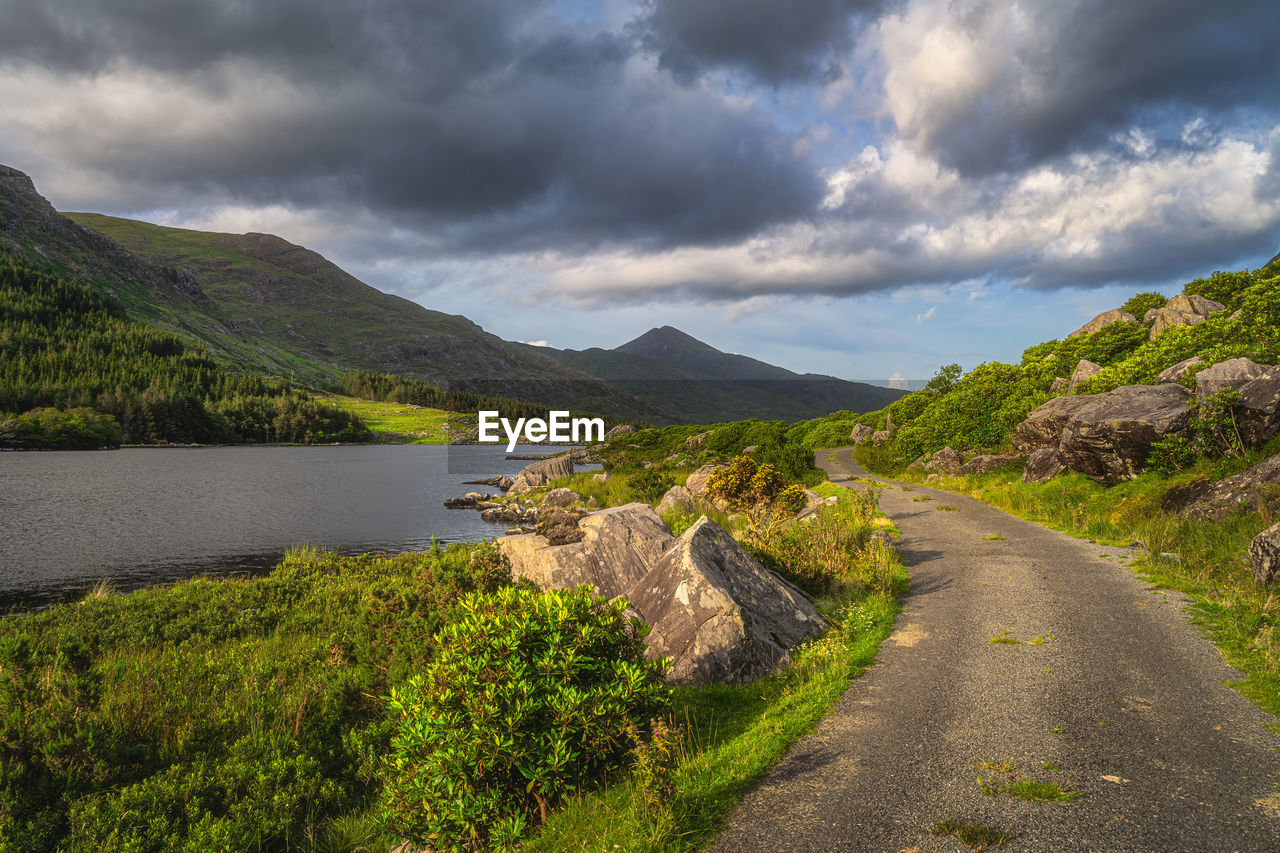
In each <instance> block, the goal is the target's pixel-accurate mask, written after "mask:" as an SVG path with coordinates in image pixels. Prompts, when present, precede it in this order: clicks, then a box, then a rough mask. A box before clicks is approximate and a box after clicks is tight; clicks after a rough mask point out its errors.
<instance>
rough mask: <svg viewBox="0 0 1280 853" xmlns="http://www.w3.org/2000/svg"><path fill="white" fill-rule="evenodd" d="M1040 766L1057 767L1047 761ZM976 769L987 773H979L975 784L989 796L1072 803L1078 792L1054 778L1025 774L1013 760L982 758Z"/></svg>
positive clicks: (1050, 768) (1047, 768) (1037, 801)
mask: <svg viewBox="0 0 1280 853" xmlns="http://www.w3.org/2000/svg"><path fill="white" fill-rule="evenodd" d="M1043 769H1045V770H1054V771H1056V770H1057V769H1058V768H1057V767H1056V766H1054V765H1051V764H1049V763H1048V762H1046V763H1045V764H1044V765H1043ZM978 770H980V771H982V772H984V773H987V774H989V776H990V778H983V777H982V776H981V775H979V776H978V788H979V789H980V790H981V791H982V793H984V794H986V795H987V796H988V797H1013V798H1015V799H1019V800H1026V801H1027V802H1031V803H1071V802H1074V801H1075V800H1076V799H1077V798H1079V796H1080V792H1079V791H1073V790H1071V789H1069V788H1064V787H1062V785H1060V784H1058V783H1057V782H1048V781H1044V780H1040V779H1028V778H1024V777H1023V776H1022V775H1021V774H1019V773H1018V768H1017V767H1016V766H1015V765H1014V763H1013V762H1012V761H998V762H992V761H981V762H979V763H978ZM1002 777H1003V778H1002Z"/></svg>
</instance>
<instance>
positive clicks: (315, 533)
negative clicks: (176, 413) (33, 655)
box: [0, 445, 594, 612]
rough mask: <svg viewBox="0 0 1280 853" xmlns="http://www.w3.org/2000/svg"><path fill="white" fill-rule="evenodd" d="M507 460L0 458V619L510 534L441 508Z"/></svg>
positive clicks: (431, 449) (442, 454) (183, 453)
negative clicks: (143, 590) (293, 564)
mask: <svg viewBox="0 0 1280 853" xmlns="http://www.w3.org/2000/svg"><path fill="white" fill-rule="evenodd" d="M562 449H563V448H552V447H548V446H545V445H543V446H533V447H520V448H519V449H518V450H517V451H516V452H517V453H526V454H527V453H538V454H542V453H547V454H549V453H554V452H558V451H559V450H562ZM505 456H506V448H505V446H501V445H498V446H495V445H470V446H454V447H447V446H440V445H378V446H350V447H217V448H136V449H124V450H114V451H102V452H93V451H79V452H24V453H0V612H4V611H7V610H9V609H12V608H28V607H38V606H41V605H45V604H49V603H52V602H56V601H61V600H66V599H73V598H78V597H79V596H80V595H81V594H83V592H84V591H85V590H87V589H88V588H89V587H90V586H92V585H93V584H94V583H96V582H97V581H99V580H102V579H107V580H110V581H111V583H112V584H113V585H114V586H115V587H116V588H117V589H132V588H136V587H139V586H144V585H148V584H155V583H166V582H170V581H174V580H180V579H182V578H189V577H193V576H197V575H215V576H216V575H234V574H245V573H249V574H261V573H265V572H266V571H268V570H270V569H271V567H272V566H274V565H275V564H276V562H277V561H278V560H279V559H280V556H281V555H282V554H283V553H284V552H285V551H286V550H287V549H288V548H290V547H292V546H294V545H301V544H312V545H319V546H322V547H325V548H330V549H332V550H335V551H339V552H342V553H358V552H362V551H385V552H398V551H409V550H423V549H426V548H429V547H430V546H431V542H432V539H433V538H434V539H435V540H436V541H440V542H457V541H475V540H478V539H483V538H487V537H492V536H501V535H502V534H503V533H504V532H506V529H507V527H508V525H506V524H503V523H491V522H485V521H482V520H481V519H480V513H478V512H476V511H475V510H448V509H445V508H444V507H443V506H442V502H443V501H444V499H445V498H448V497H453V496H456V495H461V494H464V493H465V492H468V491H479V492H491V491H495V490H494V489H492V488H489V487H486V486H467V485H463V482H464V481H465V480H474V479H480V478H482V477H486V476H491V475H494V474H507V475H514V474H515V473H516V472H518V471H519V470H520V469H521V468H522V467H524V466H525V465H527V464H529V463H528V462H527V461H516V460H507V459H506V458H505ZM592 467H594V466H592Z"/></svg>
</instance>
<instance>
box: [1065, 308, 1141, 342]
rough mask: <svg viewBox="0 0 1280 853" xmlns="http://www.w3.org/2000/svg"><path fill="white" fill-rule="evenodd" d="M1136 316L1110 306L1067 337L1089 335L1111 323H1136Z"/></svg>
mask: <svg viewBox="0 0 1280 853" xmlns="http://www.w3.org/2000/svg"><path fill="white" fill-rule="evenodd" d="M1136 322H1138V318H1137V317H1135V316H1133V315H1132V314H1130V313H1129V312H1128V311H1121V310H1120V309H1119V308H1112V309H1111V310H1110V311H1103V312H1102V313H1101V314H1099V315H1098V316H1097V317H1094V318H1093V319H1092V320H1090V321H1089V322H1087V323H1085V324H1084V325H1083V326H1081V327H1080V328H1078V329H1076V330H1075V331H1074V332H1072V333H1071V334H1069V335H1067V337H1068V338H1078V337H1080V336H1081V335H1091V334H1093V333H1094V332H1097V331H1101V330H1102V329H1105V328H1106V327H1107V326H1110V325H1111V324H1112V323H1136Z"/></svg>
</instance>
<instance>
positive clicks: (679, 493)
mask: <svg viewBox="0 0 1280 853" xmlns="http://www.w3.org/2000/svg"><path fill="white" fill-rule="evenodd" d="M693 502H694V497H693V492H691V491H689V489H688V487H686V486H672V487H671V488H669V489H667V492H666V494H664V495H663V496H662V500H660V501H658V514H659V515H663V514H665V513H668V512H688V511H689V510H690V509H692V508H693Z"/></svg>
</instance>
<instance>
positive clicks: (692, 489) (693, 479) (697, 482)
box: [684, 463, 728, 498]
mask: <svg viewBox="0 0 1280 853" xmlns="http://www.w3.org/2000/svg"><path fill="white" fill-rule="evenodd" d="M726 467H728V466H726V465H721V464H717V463H712V464H710V465H703V466H702V467H701V468H699V469H698V470H696V471H694V472H693V473H692V474H690V475H689V479H687V480H685V483H684V485H685V488H686V489H688V490H689V493H690V494H692V495H693V496H694V497H696V498H700V497H702V496H704V495H705V494H706V493H707V481H708V480H710V479H711V475H712V474H714V473H715V472H716V471H718V470H720V469H721V468H726Z"/></svg>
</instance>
